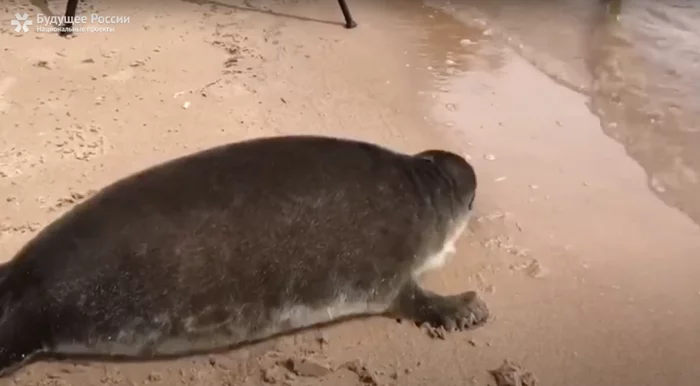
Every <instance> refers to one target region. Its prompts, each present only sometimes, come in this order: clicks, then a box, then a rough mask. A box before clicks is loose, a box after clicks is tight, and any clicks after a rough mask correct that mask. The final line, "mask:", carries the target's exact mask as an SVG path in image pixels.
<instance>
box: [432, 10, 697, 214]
mask: <svg viewBox="0 0 700 386" xmlns="http://www.w3.org/2000/svg"><path fill="white" fill-rule="evenodd" d="M428 3H429V5H431V6H435V7H438V8H440V9H443V10H445V11H447V12H448V13H450V14H452V15H453V16H455V17H456V18H458V19H460V20H461V21H463V22H465V23H467V24H470V25H475V24H476V25H481V26H483V27H485V28H487V30H488V31H489V34H492V35H493V36H497V37H498V38H500V39H502V40H503V41H504V42H506V43H507V44H509V45H510V46H511V47H513V48H514V49H515V50H516V51H518V52H519V53H520V54H521V55H523V56H524V57H525V58H527V59H528V60H529V61H530V62H532V63H533V64H535V65H536V66H537V67H538V68H539V69H540V70H542V71H543V72H545V73H547V74H548V75H549V76H550V77H552V78H553V79H555V80H557V81H558V82H560V83H561V84H563V85H565V86H567V87H570V88H572V89H575V90H577V91H580V92H582V93H585V94H587V95H589V96H590V108H591V110H593V111H594V112H595V113H596V114H597V115H598V116H599V117H600V118H601V124H602V126H603V129H604V131H605V133H606V134H608V135H609V136H611V137H613V138H615V139H616V140H618V141H619V142H620V143H621V144H623V145H624V147H625V149H626V150H627V152H628V154H629V155H630V156H631V157H632V158H634V159H635V160H636V161H637V162H638V163H639V164H640V165H641V166H642V167H643V168H644V169H645V170H646V172H647V175H648V183H649V186H650V188H652V189H653V190H654V191H655V192H656V194H657V195H658V196H659V197H661V198H662V199H663V200H664V201H665V202H667V203H668V204H670V205H672V206H675V207H677V208H679V209H681V210H682V211H684V212H685V213H686V214H688V215H689V216H690V217H691V218H692V219H693V220H694V221H695V222H696V223H698V224H700V124H699V123H698V122H700V121H699V118H700V2H697V1H693V0H668V1H663V2H661V1H654V0H622V7H621V10H620V14H619V16H618V17H617V18H616V17H615V16H613V15H611V13H610V12H609V9H608V8H607V7H606V5H605V4H604V3H603V2H601V1H594V0H530V1H521V2H517V1H494V0H469V1H466V0H428ZM533 95H536V91H534V90H533Z"/></svg>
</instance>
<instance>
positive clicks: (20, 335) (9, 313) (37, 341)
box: [0, 301, 47, 377]
mask: <svg viewBox="0 0 700 386" xmlns="http://www.w3.org/2000/svg"><path fill="white" fill-rule="evenodd" d="M10 302H11V301H10ZM7 303H9V302H7ZM43 323H44V320H42V319H41V318H29V317H28V315H27V314H26V313H24V312H22V310H21V305H20V306H17V305H12V304H3V309H2V310H0V377H5V376H7V375H8V374H10V373H13V372H15V371H16V370H18V369H19V368H20V367H22V366H24V365H25V364H26V363H27V362H29V361H30V360H31V359H32V357H34V356H35V355H37V354H39V353H40V352H42V351H44V347H43V344H42V337H44V336H45V334H46V333H47V330H46V329H44V328H43Z"/></svg>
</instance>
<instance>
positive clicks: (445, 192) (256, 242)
mask: <svg viewBox="0 0 700 386" xmlns="http://www.w3.org/2000/svg"><path fill="white" fill-rule="evenodd" d="M475 194H476V175H475V172H474V169H473V168H472V166H471V165H469V163H467V161H465V160H464V159H463V158H462V157H460V156H458V155H456V154H454V153H451V152H447V151H442V150H427V151H423V152H420V153H418V154H414V155H408V154H402V153H398V152H395V151H392V150H389V149H386V148H383V147H380V146H378V145H375V144H371V143H365V142H360V141H354V140H349V139H340V138H331V137H318V136H286V137H268V138H259V139H254V140H249V141H244V142H238V143H232V144H227V145H223V146H219V147H215V148H211V149H208V150H204V151H201V152H198V153H194V154H191V155H188V156H184V157H181V158H177V159H174V160H170V161H168V162H164V163H162V164H159V165H156V166H153V167H151V168H148V169H146V170H143V171H141V172H138V173H136V174H133V175H130V176H127V177H126V178H124V179H121V180H119V181H117V182H114V183H113V184H111V185H109V186H107V187H105V188H103V189H102V190H100V191H99V192H98V193H97V194H95V195H94V196H92V197H91V198H89V199H88V200H86V201H84V202H82V203H80V204H79V205H77V206H75V207H74V208H73V209H71V210H70V211H68V212H66V213H65V214H64V215H62V216H61V217H60V218H58V219H57V220H55V221H54V222H53V223H51V224H49V225H48V226H47V227H45V228H44V229H42V230H41V231H40V232H39V233H38V234H37V235H36V236H35V237H34V238H33V239H32V240H30V241H29V242H28V243H27V244H26V245H25V246H24V247H23V248H22V249H21V250H20V251H19V252H18V253H17V255H16V256H15V257H14V258H13V259H11V260H10V261H9V262H7V263H6V264H4V265H3V266H1V267H0V373H2V374H3V375H6V374H9V373H11V372H13V371H14V370H16V369H18V368H20V367H22V366H24V365H25V364H26V363H28V362H29V361H30V360H36V359H38V358H41V357H42V356H44V355H47V356H68V357H70V356H71V355H78V356H80V355H90V356H107V357H109V358H127V359H128V358H134V359H137V358H161V357H167V356H173V355H174V356H182V355H190V354H194V353H202V352H207V351H210V350H219V349H225V348H227V347H235V346H237V345H241V344H246V342H255V341H260V340H264V339H267V338H270V337H273V336H276V335H280V334H288V333H293V332H295V331H297V330H299V329H303V328H309V327H312V326H317V325H321V324H326V323H331V322H337V321H341V320H344V319H345V318H348V317H361V316H369V315H385V316H391V317H394V318H397V319H408V320H412V321H414V322H416V323H418V324H423V323H428V324H429V325H431V326H434V327H444V328H445V329H447V330H450V331H452V330H455V329H457V330H463V329H469V328H474V327H477V326H480V325H482V324H484V323H485V322H486V320H487V319H488V317H489V311H488V309H487V307H486V305H485V304H484V302H483V301H482V300H481V299H480V298H479V297H478V296H477V294H476V293H475V292H473V291H467V292H464V293H462V294H459V295H453V296H442V295H439V294H436V293H433V292H430V291H428V290H426V289H424V288H422V287H421V286H420V285H419V283H418V279H419V277H420V276H421V274H423V273H424V272H426V271H428V270H431V269H435V268H438V267H440V266H441V265H443V264H444V263H445V261H446V256H447V255H448V254H449V252H451V251H453V250H454V245H453V243H454V241H455V240H456V239H457V237H459V235H460V233H462V231H463V230H464V228H465V226H466V224H467V221H468V218H469V214H470V213H471V210H472V206H473V202H474V198H475Z"/></svg>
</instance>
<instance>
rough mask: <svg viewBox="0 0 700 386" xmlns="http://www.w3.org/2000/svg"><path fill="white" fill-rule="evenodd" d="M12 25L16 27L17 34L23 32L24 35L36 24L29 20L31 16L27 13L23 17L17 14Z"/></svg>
mask: <svg viewBox="0 0 700 386" xmlns="http://www.w3.org/2000/svg"><path fill="white" fill-rule="evenodd" d="M10 24H12V25H13V26H15V32H17V33H19V31H22V33H25V32H29V26H30V25H32V24H34V22H33V21H31V20H29V15H27V13H26V12H25V13H24V14H22V15H20V14H19V12H17V13H15V20H12V22H11V23H10Z"/></svg>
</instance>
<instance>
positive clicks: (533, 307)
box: [0, 0, 700, 386]
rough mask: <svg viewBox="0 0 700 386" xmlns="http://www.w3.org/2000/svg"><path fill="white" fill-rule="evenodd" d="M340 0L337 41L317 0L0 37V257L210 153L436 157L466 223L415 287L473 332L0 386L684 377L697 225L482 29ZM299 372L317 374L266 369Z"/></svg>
mask: <svg viewBox="0 0 700 386" xmlns="http://www.w3.org/2000/svg"><path fill="white" fill-rule="evenodd" d="M230 4H239V5H242V7H243V8H245V7H246V5H244V4H243V3H234V2H230ZM22 5H24V4H22ZM351 5H352V9H353V11H354V13H355V14H356V17H357V19H358V22H359V23H360V27H359V28H358V29H355V30H352V31H347V30H345V29H343V28H341V27H340V26H339V25H338V24H333V23H328V22H324V21H338V22H339V21H340V20H341V19H340V14H339V12H338V10H337V4H336V3H335V2H333V1H311V0H308V1H293V2H288V1H285V2H281V1H273V0H265V1H262V0H260V1H258V2H256V3H255V6H256V7H259V8H262V9H264V8H268V9H274V11H275V12H277V13H282V14H285V15H289V16H280V15H270V14H268V13H265V12H255V11H250V10H245V9H242V8H241V7H226V6H224V5H219V6H216V7H212V6H210V5H200V4H194V3H189V2H179V1H174V2H172V3H171V4H170V5H169V6H168V7H167V9H166V10H165V11H164V10H163V9H162V7H160V8H158V7H156V6H155V5H148V4H143V5H141V6H137V5H134V4H128V5H127V4H123V5H121V6H117V5H116V4H113V3H107V2H104V1H99V0H93V1H91V2H90V4H89V5H88V8H87V10H84V12H93V10H94V11H97V12H100V13H105V14H128V15H130V16H131V24H129V25H124V26H118V29H117V31H116V32H115V33H109V34H96V33H92V34H90V33H86V34H81V35H80V36H79V37H77V38H75V39H72V40H64V39H58V38H57V37H55V36H50V35H43V36H41V37H40V38H37V37H36V36H32V37H30V36H20V37H14V35H13V33H12V32H10V31H3V32H2V34H0V40H2V41H3V42H7V43H6V44H5V45H4V46H3V47H2V48H3V51H2V52H0V195H1V196H2V200H0V214H1V215H2V218H0V224H1V225H0V256H2V259H9V258H11V257H12V255H13V254H14V253H15V252H16V251H17V250H18V249H19V248H20V247H21V246H22V245H23V243H25V242H26V241H27V240H29V238H30V237H31V236H32V235H33V234H35V233H36V231H38V230H39V229H40V228H41V227H42V226H44V225H46V224H48V223H49V222H50V221H51V220H52V219H54V218H56V217H57V216H58V215H59V214H60V213H62V212H64V211H65V210H67V209H69V208H70V207H71V206H72V205H74V204H75V202H78V201H80V200H81V199H82V198H83V197H85V196H86V195H89V194H90V192H91V191H93V190H95V189H99V188H100V187H102V186H104V185H105V184H107V183H109V182H111V181H113V180H114V179H116V178H120V177H122V176H125V175H127V174H129V173H132V172H134V171H137V170H139V169H142V168H144V167H146V166H149V165H152V164H154V163H157V162H161V161H163V160H166V159H170V158H172V157H176V156H179V155H182V154H186V153H189V152H192V151H195V150H198V149H203V148H206V147H209V146H213V145H216V144H220V143H224V142H229V141H237V140H242V139H246V138H255V137H260V136H268V135H280V134H299V133H315V134H325V135H334V136H343V137H351V138H360V139H364V140H370V141H373V142H377V143H380V144H384V145H387V146H390V147H392V148H395V149H398V150H403V151H417V150H422V149H424V148H429V147H441V148H446V149H450V150H453V151H458V152H461V153H463V154H465V155H466V156H468V157H469V158H470V159H471V162H473V164H474V166H475V168H476V170H477V173H478V177H479V181H480V187H479V193H478V199H477V212H478V213H477V214H478V217H477V218H476V220H475V221H474V222H473V223H472V224H471V226H470V230H471V232H470V234H469V235H466V236H465V237H463V238H462V239H461V240H460V241H459V243H458V245H457V253H456V254H455V255H454V256H453V257H452V259H451V261H450V263H449V264H448V266H446V267H445V268H444V269H443V270H441V271H439V272H435V273H430V274H428V275H427V276H426V277H425V283H426V285H427V286H429V287H430V288H431V289H434V290H436V291H439V292H442V293H456V292H461V291H464V290H466V289H470V288H474V289H478V290H479V291H481V292H482V294H483V296H484V297H485V298H486V300H487V301H488V302H489V304H490V307H491V309H492V311H493V314H494V318H493V320H492V321H491V322H490V323H489V324H488V325H487V326H485V327H483V328H481V329H478V330H475V331H473V332H466V333H454V334H450V335H448V336H447V338H446V339H445V340H440V339H431V338H430V337H428V336H427V335H426V334H425V333H423V332H422V331H421V330H420V329H418V328H417V327H414V326H412V325H410V324H408V323H403V324H398V323H396V322H395V321H394V320H389V319H385V318H371V319H367V320H360V321H353V322H349V323H345V324H341V325H338V326H334V327H331V328H327V329H324V330H322V331H320V332H318V331H311V332H308V333H304V334H299V335H296V336H291V337H285V338H281V339H277V340H274V341H269V342H265V343H263V344H260V345H257V346H255V347H250V348H246V349H240V350H235V351H232V352H228V353H220V354H213V355H210V356H198V357H190V358H183V359H179V360H173V361H161V362H150V363H119V364H115V363H101V362H100V363H94V362H93V363H60V362H55V363H46V362H39V363H35V364H33V365H30V366H28V367H27V368H25V369H23V370H21V371H19V372H18V373H16V374H14V375H13V376H11V377H9V378H7V379H3V380H0V385H83V384H85V385H143V384H153V385H264V384H289V385H325V384H334V385H339V386H341V385H363V384H370V385H371V384H378V385H445V386H447V385H455V386H457V385H460V386H461V385H470V384H473V385H494V384H495V383H494V380H493V378H492V377H491V375H490V374H489V372H488V371H489V370H491V369H495V368H497V367H499V366H500V365H501V363H502V362H503V360H505V359H510V360H513V361H515V362H516V363H518V364H520V365H521V366H523V368H525V369H527V370H529V371H532V372H533V373H534V374H535V376H536V377H537V378H538V379H539V381H540V383H539V384H541V385H597V386H607V385H611V386H612V385H635V386H638V385H664V384H669V385H697V383H698V381H697V380H698V379H699V378H700V369H698V368H697V366H695V362H696V358H697V357H698V355H700V331H699V330H698V329H697V328H696V326H698V325H700V284H699V282H698V280H697V278H696V272H698V269H700V262H698V260H697V256H698V251H700V228H699V227H698V226H697V225H696V224H694V223H693V222H692V221H691V220H690V218H689V217H688V216H687V215H686V214H684V213H682V212H680V211H679V210H678V209H675V208H671V207H669V206H667V205H666V204H665V203H664V202H663V201H661V200H660V199H659V198H658V197H657V196H656V195H655V194H654V193H653V192H652V191H651V190H650V189H649V187H648V184H647V176H646V174H645V171H644V170H643V169H642V167H640V166H639V165H638V164H637V163H636V162H635V161H633V160H632V159H630V158H628V156H627V154H626V152H625V149H624V148H623V146H621V145H620V144H618V143H617V142H615V141H614V140H613V139H610V138H608V137H607V136H606V135H605V134H604V132H603V130H602V129H601V124H600V120H599V119H598V117H596V116H595V115H593V114H592V113H591V112H590V111H589V108H588V107H587V102H588V99H587V98H586V97H585V96H583V95H581V94H578V93H576V92H574V91H572V90H571V89H569V88H567V87H564V86H562V85H560V84H558V83H556V82H554V81H552V80H551V79H550V78H549V77H548V76H546V75H545V74H543V73H542V72H540V71H538V70H537V69H536V68H535V67H534V66H533V65H532V64H530V63H529V62H528V61H527V60H525V59H523V58H522V57H520V56H518V55H517V54H515V53H514V52H513V51H511V49H510V48H508V47H507V46H506V45H504V44H502V43H500V42H499V41H498V39H496V38H495V37H491V36H488V35H489V34H488V33H487V34H486V35H485V34H484V30H485V29H487V28H486V27H480V26H477V25H474V26H471V27H467V26H465V25H464V24H461V23H459V22H457V21H456V20H454V19H452V18H451V17H450V16H448V15H446V14H443V13H440V12H438V11H436V10H434V9H432V8H427V7H420V6H417V5H416V6H412V7H405V8H402V9H401V10H397V8H396V6H395V5H394V4H390V3H387V2H382V1H379V2H372V3H370V2H361V1H353V2H352V4H351ZM51 6H52V9H54V10H61V9H62V7H63V5H62V3H61V4H58V2H52V3H51ZM15 9H16V8H15V7H14V5H12V6H10V7H9V10H8V11H5V10H0V12H2V13H0V19H2V20H3V21H5V20H9V18H11V16H10V15H11V14H13V13H14V12H16V11H15ZM291 16H301V17H291ZM309 19H311V20H309ZM314 20H316V21H314ZM2 25H3V26H5V25H6V24H5V23H4V22H3V24H2ZM35 35H36V34H35ZM465 39H468V41H466V40H465ZM185 106H187V108H185ZM301 358H308V359H310V360H312V361H314V363H316V365H315V366H307V370H306V371H301V373H300V374H295V373H294V372H293V371H289V370H288V369H287V368H286V367H285V366H283V365H280V363H282V362H285V361H286V360H288V359H292V360H295V361H298V360H301Z"/></svg>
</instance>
